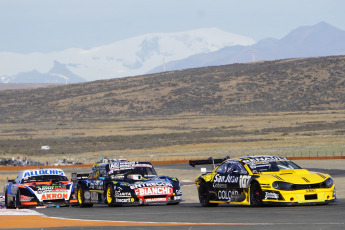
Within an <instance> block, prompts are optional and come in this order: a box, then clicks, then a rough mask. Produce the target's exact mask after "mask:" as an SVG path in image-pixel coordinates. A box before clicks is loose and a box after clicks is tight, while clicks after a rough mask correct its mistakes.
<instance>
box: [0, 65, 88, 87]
mask: <svg viewBox="0 0 345 230" xmlns="http://www.w3.org/2000/svg"><path fill="white" fill-rule="evenodd" d="M2 82H3V83H44V84H47V83H48V84H70V83H80V82H85V79H83V78H81V77H79V76H77V75H76V74H74V73H72V72H71V71H69V69H68V68H67V67H66V65H64V64H61V63H59V62H57V61H54V66H53V68H52V69H51V70H50V71H49V72H47V73H41V72H38V71H37V70H32V71H29V72H21V73H18V74H15V75H13V76H11V77H8V76H7V77H4V78H3V79H2Z"/></svg>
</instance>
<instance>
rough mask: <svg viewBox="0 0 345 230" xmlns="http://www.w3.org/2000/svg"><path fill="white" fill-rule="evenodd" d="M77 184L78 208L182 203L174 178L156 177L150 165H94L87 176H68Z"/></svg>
mask: <svg viewBox="0 0 345 230" xmlns="http://www.w3.org/2000/svg"><path fill="white" fill-rule="evenodd" d="M72 181H75V183H76V184H77V189H76V194H77V199H78V203H79V205H80V207H92V206H93V204H107V205H108V206H110V207H112V206H122V205H125V204H149V203H165V204H179V203H180V202H181V201H183V199H182V191H181V187H180V182H179V180H178V179H177V178H176V177H167V176H157V173H156V171H155V169H154V167H153V166H152V164H151V163H149V162H145V161H127V160H116V161H114V162H110V163H101V164H96V165H94V166H93V167H92V169H91V172H90V173H87V174H77V173H74V174H72Z"/></svg>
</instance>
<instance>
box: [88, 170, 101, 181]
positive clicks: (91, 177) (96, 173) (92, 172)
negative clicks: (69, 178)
mask: <svg viewBox="0 0 345 230" xmlns="http://www.w3.org/2000/svg"><path fill="white" fill-rule="evenodd" d="M98 173H99V171H98V170H96V169H94V170H92V171H91V173H90V175H89V179H97V177H98Z"/></svg>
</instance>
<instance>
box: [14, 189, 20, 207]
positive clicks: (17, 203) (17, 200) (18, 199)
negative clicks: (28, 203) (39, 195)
mask: <svg viewBox="0 0 345 230" xmlns="http://www.w3.org/2000/svg"><path fill="white" fill-rule="evenodd" d="M15 204H16V205H15V207H16V208H18V209H19V208H21V205H20V192H19V191H18V192H17V195H16V203H15Z"/></svg>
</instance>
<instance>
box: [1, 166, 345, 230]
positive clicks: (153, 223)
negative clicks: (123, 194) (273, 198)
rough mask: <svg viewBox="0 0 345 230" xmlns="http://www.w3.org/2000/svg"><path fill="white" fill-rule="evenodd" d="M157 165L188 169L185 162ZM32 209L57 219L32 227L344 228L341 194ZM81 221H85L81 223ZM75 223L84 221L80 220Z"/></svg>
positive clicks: (72, 229) (344, 207)
mask: <svg viewBox="0 0 345 230" xmlns="http://www.w3.org/2000/svg"><path fill="white" fill-rule="evenodd" d="M159 167H165V168H169V167H170V168H174V169H192V167H190V166H188V167H189V168H188V167H186V165H174V166H172V165H169V166H159ZM156 168H158V166H157V167H156ZM194 170H195V168H194ZM317 171H323V172H325V173H330V174H331V175H332V176H333V177H337V176H344V172H345V171H344V170H328V169H322V170H320V169H317ZM35 211H37V212H38V213H40V214H41V216H39V217H37V218H41V219H39V220H38V222H39V221H42V220H45V221H47V222H53V221H57V223H59V225H53V226H56V227H44V226H37V227H31V229H49V230H52V229H66V230H76V229H87V230H91V229H121V230H122V229H134V230H138V229H173V230H174V229H188V230H195V229H202V230H203V229H215V230H218V229H236V230H251V229H255V230H263V229H265V230H271V229H272V230H273V229H284V230H285V229H287V230H290V229H291V230H292V229H293V230H299V229H301V230H302V229H303V230H309V229H310V230H314V229H316V230H328V229H332V230H340V229H341V230H343V229H345V199H340V200H338V201H337V202H335V203H332V204H329V205H317V206H293V207H257V208H254V207H248V206H232V205H220V206H219V207H210V208H205V207H202V206H201V205H200V204H199V203H181V204H179V205H173V206H167V205H148V206H126V207H112V208H110V207H108V206H106V205H95V206H94V207H92V208H79V207H66V208H46V209H36V210H35ZM15 218H18V221H20V219H21V218H23V217H21V216H17V217H15ZM29 218H31V217H29ZM71 219H72V220H73V221H74V225H73V224H68V223H69V222H68V221H69V220H71ZM87 221H89V222H88V223H87ZM90 221H91V224H90ZM65 223H66V224H65ZM75 223H77V224H75ZM78 223H85V225H82V224H80V225H79V224H78ZM23 225H24V226H23V228H19V229H28V228H25V223H24V224H23ZM95 225H96V226H95ZM65 226H66V227H65ZM68 226H69V227H68ZM27 227H28V226H27ZM0 228H1V225H0ZM17 229H18V228H17Z"/></svg>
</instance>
